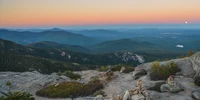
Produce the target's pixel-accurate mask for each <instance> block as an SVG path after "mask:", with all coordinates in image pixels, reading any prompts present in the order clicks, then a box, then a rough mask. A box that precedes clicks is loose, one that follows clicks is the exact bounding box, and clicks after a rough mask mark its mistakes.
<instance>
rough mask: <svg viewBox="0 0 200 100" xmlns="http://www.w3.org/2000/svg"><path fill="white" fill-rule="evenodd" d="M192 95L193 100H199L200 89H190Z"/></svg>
mask: <svg viewBox="0 0 200 100" xmlns="http://www.w3.org/2000/svg"><path fill="white" fill-rule="evenodd" d="M192 97H193V98H194V99H195V100H200V89H199V90H195V91H192Z"/></svg>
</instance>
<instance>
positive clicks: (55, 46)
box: [26, 41, 91, 53]
mask: <svg viewBox="0 0 200 100" xmlns="http://www.w3.org/2000/svg"><path fill="white" fill-rule="evenodd" d="M26 46H27V47H32V48H42V49H62V50H69V51H73V52H83V53H89V52H91V51H90V50H89V49H87V48H84V47H82V46H79V45H68V44H60V43H56V42H51V41H42V42H37V43H31V44H28V45H26Z"/></svg>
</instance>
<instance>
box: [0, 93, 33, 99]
mask: <svg viewBox="0 0 200 100" xmlns="http://www.w3.org/2000/svg"><path fill="white" fill-rule="evenodd" d="M0 100H35V99H34V97H33V95H31V94H30V93H26V92H8V96H7V97H0Z"/></svg>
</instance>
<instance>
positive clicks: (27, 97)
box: [0, 81, 35, 100]
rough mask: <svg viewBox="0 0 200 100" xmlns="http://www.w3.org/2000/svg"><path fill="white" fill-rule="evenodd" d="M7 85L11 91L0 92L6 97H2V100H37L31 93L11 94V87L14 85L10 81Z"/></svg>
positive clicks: (16, 92)
mask: <svg viewBox="0 0 200 100" xmlns="http://www.w3.org/2000/svg"><path fill="white" fill-rule="evenodd" d="M5 85H6V86H7V87H8V88H9V90H8V93H5V92H3V91H0V93H1V94H3V95H4V96H0V100H35V99H34V97H33V95H32V94H30V93H27V92H18V91H15V92H11V91H10V87H11V85H12V84H11V82H10V81H7V82H6V84H5ZM0 87H1V86H0Z"/></svg>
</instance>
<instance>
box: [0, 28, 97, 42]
mask: <svg viewBox="0 0 200 100" xmlns="http://www.w3.org/2000/svg"><path fill="white" fill-rule="evenodd" d="M0 38H2V39H6V40H10V41H14V42H17V43H20V44H29V43H34V42H41V41H52V42H57V43H63V44H70V45H91V44H95V43H97V41H96V40H94V39H92V38H90V37H86V36H84V35H80V34H74V33H71V32H68V31H65V30H61V29H57V28H54V29H50V30H45V31H42V32H29V31H23V32H20V31H13V30H6V29H1V30H0Z"/></svg>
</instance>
